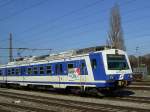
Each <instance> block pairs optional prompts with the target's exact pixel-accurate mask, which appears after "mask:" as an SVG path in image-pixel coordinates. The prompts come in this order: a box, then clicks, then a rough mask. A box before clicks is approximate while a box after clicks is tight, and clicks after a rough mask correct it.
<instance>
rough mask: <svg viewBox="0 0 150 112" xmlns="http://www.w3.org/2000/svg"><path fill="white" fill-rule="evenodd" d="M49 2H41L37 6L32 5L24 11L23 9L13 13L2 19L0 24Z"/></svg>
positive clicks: (42, 0) (45, 0) (43, 0)
mask: <svg viewBox="0 0 150 112" xmlns="http://www.w3.org/2000/svg"><path fill="white" fill-rule="evenodd" d="M47 1H48V0H41V1H39V2H37V3H35V4H32V5H30V6H28V7H25V8H23V9H21V10H19V11H16V12H13V13H11V14H10V15H8V16H5V17H3V18H0V22H2V21H5V20H7V19H10V18H12V17H14V16H16V15H18V14H22V13H23V12H24V11H26V10H29V9H32V8H35V7H37V6H39V5H42V4H43V3H45V2H47Z"/></svg>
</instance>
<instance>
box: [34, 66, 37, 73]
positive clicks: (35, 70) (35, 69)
mask: <svg viewBox="0 0 150 112" xmlns="http://www.w3.org/2000/svg"><path fill="white" fill-rule="evenodd" d="M33 73H34V74H38V68H37V66H34V67H33Z"/></svg>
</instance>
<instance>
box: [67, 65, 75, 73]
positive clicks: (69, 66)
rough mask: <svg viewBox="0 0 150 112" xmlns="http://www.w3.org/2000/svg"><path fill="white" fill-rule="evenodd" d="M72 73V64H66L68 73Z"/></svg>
mask: <svg viewBox="0 0 150 112" xmlns="http://www.w3.org/2000/svg"><path fill="white" fill-rule="evenodd" d="M72 72H74V69H73V64H68V73H72Z"/></svg>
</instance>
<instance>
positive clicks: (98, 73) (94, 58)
mask: <svg viewBox="0 0 150 112" xmlns="http://www.w3.org/2000/svg"><path fill="white" fill-rule="evenodd" d="M90 61H91V67H92V71H93V76H94V80H104V79H105V75H104V74H105V70H104V64H103V59H102V54H101V53H92V54H90Z"/></svg>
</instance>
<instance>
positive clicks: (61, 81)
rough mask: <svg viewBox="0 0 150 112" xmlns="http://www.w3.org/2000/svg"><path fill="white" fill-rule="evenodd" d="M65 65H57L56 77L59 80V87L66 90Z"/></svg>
mask: <svg viewBox="0 0 150 112" xmlns="http://www.w3.org/2000/svg"><path fill="white" fill-rule="evenodd" d="M64 67H65V66H64V63H57V64H55V75H56V78H57V85H58V86H57V87H59V88H64V81H65V77H64V75H65V73H64Z"/></svg>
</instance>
